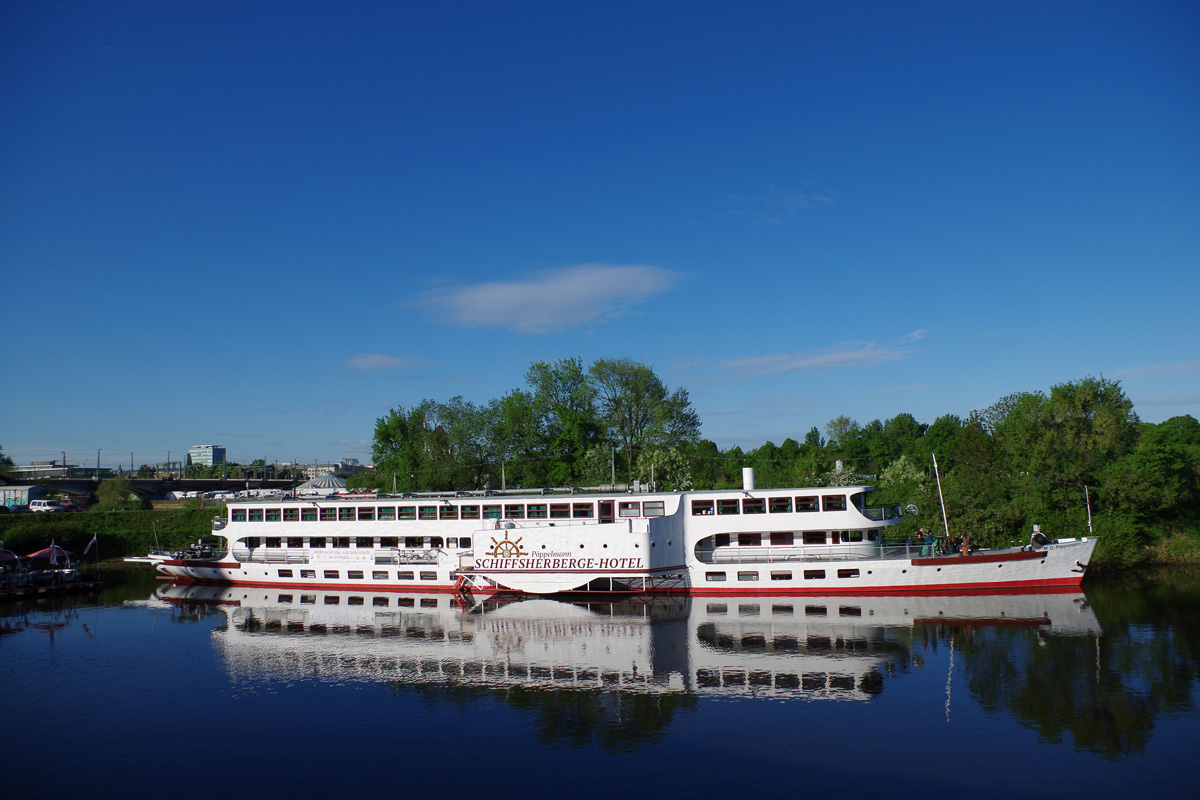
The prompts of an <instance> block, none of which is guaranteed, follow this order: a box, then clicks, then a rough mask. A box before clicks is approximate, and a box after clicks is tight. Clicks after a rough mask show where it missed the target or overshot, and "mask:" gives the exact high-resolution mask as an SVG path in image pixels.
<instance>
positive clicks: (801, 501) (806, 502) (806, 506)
mask: <svg viewBox="0 0 1200 800" xmlns="http://www.w3.org/2000/svg"><path fill="white" fill-rule="evenodd" d="M796 510H797V511H819V510H820V506H818V505H817V498H816V497H797V498H796Z"/></svg>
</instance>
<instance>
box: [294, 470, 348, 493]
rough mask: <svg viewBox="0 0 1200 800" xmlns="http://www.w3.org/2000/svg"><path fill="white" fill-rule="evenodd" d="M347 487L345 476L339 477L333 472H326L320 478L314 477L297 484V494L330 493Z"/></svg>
mask: <svg viewBox="0 0 1200 800" xmlns="http://www.w3.org/2000/svg"><path fill="white" fill-rule="evenodd" d="M345 488H346V481H345V479H344V478H339V477H338V476H337V475H334V474H333V473H332V472H326V473H325V474H324V475H322V476H320V477H319V478H313V479H312V480H311V481H308V482H307V483H302V484H300V485H299V486H297V487H296V494H319V495H330V494H334V493H335V492H340V491H342V490H343V489H345Z"/></svg>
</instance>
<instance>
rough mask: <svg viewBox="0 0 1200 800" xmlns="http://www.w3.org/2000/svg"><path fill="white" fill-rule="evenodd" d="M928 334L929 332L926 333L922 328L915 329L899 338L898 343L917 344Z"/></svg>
mask: <svg viewBox="0 0 1200 800" xmlns="http://www.w3.org/2000/svg"><path fill="white" fill-rule="evenodd" d="M928 334H929V332H928V331H926V330H925V329H924V328H917V329H916V330H915V331H913V332H912V333H910V334H908V335H906V336H901V337H900V343H901V344H911V343H913V342H919V341H921V340H922V339H924V338H925V337H926V336H927V335H928Z"/></svg>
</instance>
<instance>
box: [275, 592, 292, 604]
mask: <svg viewBox="0 0 1200 800" xmlns="http://www.w3.org/2000/svg"><path fill="white" fill-rule="evenodd" d="M275 602H277V603H290V602H292V596H291V595H290V594H281V595H279V599H278V600H276V601H275Z"/></svg>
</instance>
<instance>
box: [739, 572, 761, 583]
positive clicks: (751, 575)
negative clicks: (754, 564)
mask: <svg viewBox="0 0 1200 800" xmlns="http://www.w3.org/2000/svg"><path fill="white" fill-rule="evenodd" d="M738 580H739V581H756V580H758V572H756V571H748V572H739V573H738Z"/></svg>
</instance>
